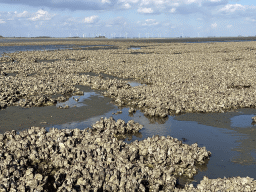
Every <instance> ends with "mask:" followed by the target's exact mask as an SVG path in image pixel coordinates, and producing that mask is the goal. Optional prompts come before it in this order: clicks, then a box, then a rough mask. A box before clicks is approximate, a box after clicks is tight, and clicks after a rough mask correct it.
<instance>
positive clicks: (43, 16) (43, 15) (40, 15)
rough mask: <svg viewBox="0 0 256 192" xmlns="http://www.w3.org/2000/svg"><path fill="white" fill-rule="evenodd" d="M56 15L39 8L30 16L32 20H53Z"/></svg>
mask: <svg viewBox="0 0 256 192" xmlns="http://www.w3.org/2000/svg"><path fill="white" fill-rule="evenodd" d="M52 17H54V15H51V14H49V13H48V12H47V11H44V10H42V9H40V10H38V11H37V12H36V13H35V14H33V16H32V17H30V18H28V19H29V20H31V21H38V20H41V21H42V20H51V19H52Z"/></svg>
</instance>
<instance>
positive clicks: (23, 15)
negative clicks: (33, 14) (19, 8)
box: [14, 11, 29, 17]
mask: <svg viewBox="0 0 256 192" xmlns="http://www.w3.org/2000/svg"><path fill="white" fill-rule="evenodd" d="M14 13H15V14H16V17H28V15H29V13H28V12H27V11H23V12H22V13H17V12H16V11H15V12H14Z"/></svg>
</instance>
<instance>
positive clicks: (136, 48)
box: [128, 47, 141, 50]
mask: <svg viewBox="0 0 256 192" xmlns="http://www.w3.org/2000/svg"><path fill="white" fill-rule="evenodd" d="M128 49H133V50H138V49H141V47H130V48H128Z"/></svg>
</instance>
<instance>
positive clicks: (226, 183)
mask: <svg viewBox="0 0 256 192" xmlns="http://www.w3.org/2000/svg"><path fill="white" fill-rule="evenodd" d="M179 191H183V192H185V191H191V192H199V191H244V192H250V191H256V181H255V180H254V179H253V178H250V177H242V178H241V177H232V178H224V179H221V178H218V179H209V178H208V177H204V178H203V180H202V181H201V182H200V184H198V185H197V187H196V188H194V187H193V185H191V184H190V185H186V186H185V188H184V189H182V190H179Z"/></svg>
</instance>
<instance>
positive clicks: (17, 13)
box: [0, 0, 256, 38]
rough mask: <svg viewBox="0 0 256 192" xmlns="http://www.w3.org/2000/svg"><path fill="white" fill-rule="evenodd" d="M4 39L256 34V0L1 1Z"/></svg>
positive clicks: (0, 14)
mask: <svg viewBox="0 0 256 192" xmlns="http://www.w3.org/2000/svg"><path fill="white" fill-rule="evenodd" d="M0 35H1V36H4V37H14V36H15V37H37V36H51V37H75V36H79V37H95V36H99V35H101V36H106V37H107V38H114V37H116V38H117V37H127V38H133V37H138V38H143V37H181V36H182V37H210V36H211V37H212V36H215V37H220V36H222V37H225V36H239V35H241V36H255V35H256V1H255V0H0Z"/></svg>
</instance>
